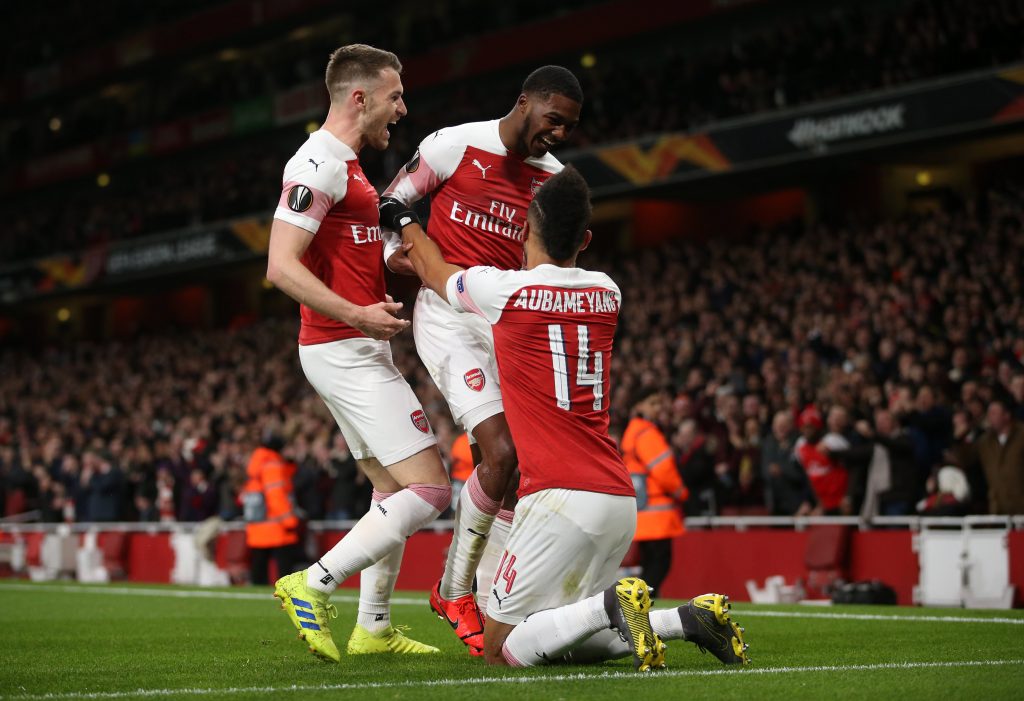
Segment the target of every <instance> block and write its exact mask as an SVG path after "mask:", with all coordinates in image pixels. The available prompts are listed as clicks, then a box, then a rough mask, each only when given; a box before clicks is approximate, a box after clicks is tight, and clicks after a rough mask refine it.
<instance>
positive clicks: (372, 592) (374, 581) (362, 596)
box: [356, 489, 405, 634]
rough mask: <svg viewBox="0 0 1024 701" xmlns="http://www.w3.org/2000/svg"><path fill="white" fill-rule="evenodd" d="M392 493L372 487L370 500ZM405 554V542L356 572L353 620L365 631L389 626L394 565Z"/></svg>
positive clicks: (376, 500) (396, 566)
mask: <svg viewBox="0 0 1024 701" xmlns="http://www.w3.org/2000/svg"><path fill="white" fill-rule="evenodd" d="M393 494H394V493H393V492H392V493H385V492H378V491H377V490H376V489H375V490H373V501H374V503H376V502H382V501H384V500H385V499H387V498H388V497H390V496H393ZM404 554H405V543H402V544H401V545H399V546H398V547H397V548H395V549H394V550H392V551H391V552H389V553H388V554H387V555H385V556H384V557H382V558H381V559H379V560H377V561H376V562H375V563H373V564H372V565H370V566H369V567H367V568H366V569H365V570H363V571H362V572H360V573H359V613H358V614H357V615H356V623H357V624H359V625H361V626H362V627H363V628H365V629H366V630H367V632H369V633H373V634H377V633H383V632H384V631H386V630H387V629H388V628H389V627H390V626H391V594H392V593H393V592H394V590H395V582H396V581H397V580H398V569H399V568H400V567H401V565H402V555H404Z"/></svg>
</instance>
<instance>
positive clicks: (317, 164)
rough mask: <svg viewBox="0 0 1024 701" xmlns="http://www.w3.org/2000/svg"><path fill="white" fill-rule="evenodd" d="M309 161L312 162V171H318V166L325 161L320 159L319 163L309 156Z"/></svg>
mask: <svg viewBox="0 0 1024 701" xmlns="http://www.w3.org/2000/svg"><path fill="white" fill-rule="evenodd" d="M309 162H310V163H312V164H313V172H314V173H315V172H318V171H319V170H320V166H322V165H323V164H324V163H326V162H327V161H320V162H319V163H317V162H316V161H314V160H313V159H312V158H310V159H309Z"/></svg>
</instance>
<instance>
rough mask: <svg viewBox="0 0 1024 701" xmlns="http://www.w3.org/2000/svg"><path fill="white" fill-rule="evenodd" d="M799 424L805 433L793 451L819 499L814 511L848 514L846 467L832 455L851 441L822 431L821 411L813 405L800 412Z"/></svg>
mask: <svg viewBox="0 0 1024 701" xmlns="http://www.w3.org/2000/svg"><path fill="white" fill-rule="evenodd" d="M834 426H835V425H833V427H834ZM797 427H798V428H799V429H800V432H801V434H802V435H801V436H800V438H799V439H798V440H797V442H796V446H795V448H794V451H795V453H796V458H797V460H798V461H799V463H800V465H801V466H802V467H803V469H804V471H805V472H806V473H807V479H808V480H809V481H810V483H811V487H812V488H813V489H814V496H815V498H816V500H817V505H816V506H815V507H814V509H813V510H812V511H811V513H813V514H815V515H824V516H838V515H841V514H849V513H850V510H851V507H850V499H849V496H848V494H847V487H848V483H849V476H848V473H847V471H846V468H845V467H843V465H842V464H841V463H840V462H839V461H838V460H837V459H836V458H834V457H832V455H831V453H832V452H839V451H842V450H848V449H849V447H850V444H849V442H848V441H847V440H846V439H845V438H843V437H842V435H841V434H840V433H838V432H837V431H829V432H828V433H827V434H825V435H822V429H823V428H824V423H823V422H822V420H821V414H820V413H818V410H817V409H816V408H815V407H814V406H813V405H811V406H809V407H807V408H805V409H804V410H803V411H802V412H800V417H799V419H798V420H797Z"/></svg>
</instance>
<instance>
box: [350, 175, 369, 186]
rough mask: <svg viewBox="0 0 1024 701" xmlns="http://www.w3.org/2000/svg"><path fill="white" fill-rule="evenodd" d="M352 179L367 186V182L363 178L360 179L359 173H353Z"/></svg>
mask: <svg viewBox="0 0 1024 701" xmlns="http://www.w3.org/2000/svg"><path fill="white" fill-rule="evenodd" d="M352 179H353V180H358V181H359V182H361V183H362V184H363V185H365V184H366V181H365V180H363V179H362V178H360V177H359V173H352Z"/></svg>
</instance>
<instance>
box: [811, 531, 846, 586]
mask: <svg viewBox="0 0 1024 701" xmlns="http://www.w3.org/2000/svg"><path fill="white" fill-rule="evenodd" d="M850 531H851V527H850V526H811V527H810V528H808V529H807V533H808V538H807V550H806V552H805V555H804V564H805V565H806V566H807V595H808V597H809V598H812V599H813V598H828V596H829V593H830V591H831V587H832V585H833V584H834V583H835V581H836V580H838V579H843V578H845V577H846V571H847V565H848V560H849V553H850Z"/></svg>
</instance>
